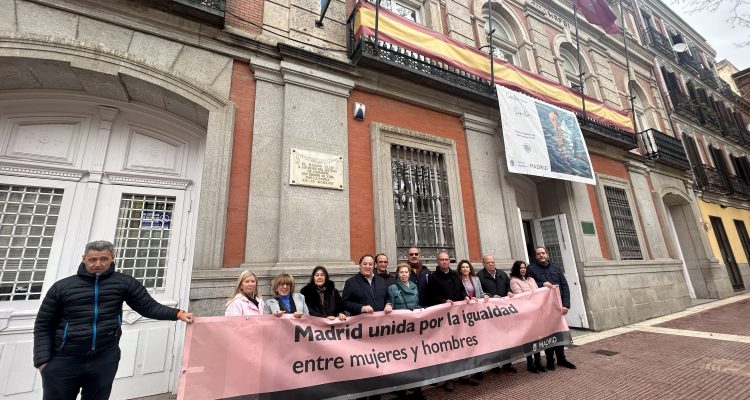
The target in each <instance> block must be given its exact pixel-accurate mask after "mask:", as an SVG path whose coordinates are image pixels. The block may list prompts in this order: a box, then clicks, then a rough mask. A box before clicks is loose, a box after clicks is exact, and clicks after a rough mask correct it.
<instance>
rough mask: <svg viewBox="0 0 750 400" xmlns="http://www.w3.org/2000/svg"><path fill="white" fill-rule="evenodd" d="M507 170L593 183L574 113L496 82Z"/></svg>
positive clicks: (588, 160) (584, 145) (589, 160)
mask: <svg viewBox="0 0 750 400" xmlns="http://www.w3.org/2000/svg"><path fill="white" fill-rule="evenodd" d="M497 99H498V103H499V107H500V119H501V121H502V127H503V139H504V140H505V156H506V158H507V161H508V171H510V172H514V173H518V174H527V175H537V176H544V177H547V178H554V179H564V180H568V181H574V182H582V183H588V184H591V185H593V184H595V180H594V171H593V169H592V167H591V159H590V158H589V153H588V150H587V149H586V142H585V141H584V140H583V134H582V133H581V127H580V126H579V125H578V120H577V119H576V116H575V114H573V113H572V112H570V111H568V110H565V109H562V108H560V107H556V106H553V105H551V104H548V103H545V102H543V101H540V100H537V99H535V98H533V97H530V96H527V95H525V94H522V93H518V92H515V91H513V90H510V89H508V88H506V87H503V86H500V85H497Z"/></svg>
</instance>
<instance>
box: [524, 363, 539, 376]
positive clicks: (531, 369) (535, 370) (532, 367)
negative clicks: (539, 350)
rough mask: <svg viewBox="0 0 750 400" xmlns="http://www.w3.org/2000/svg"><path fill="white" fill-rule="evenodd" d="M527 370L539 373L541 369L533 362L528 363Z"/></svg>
mask: <svg viewBox="0 0 750 400" xmlns="http://www.w3.org/2000/svg"><path fill="white" fill-rule="evenodd" d="M526 370H528V371H529V372H531V373H533V374H538V373H539V370H538V369H536V367H535V366H534V365H533V364H529V365H527V366H526Z"/></svg>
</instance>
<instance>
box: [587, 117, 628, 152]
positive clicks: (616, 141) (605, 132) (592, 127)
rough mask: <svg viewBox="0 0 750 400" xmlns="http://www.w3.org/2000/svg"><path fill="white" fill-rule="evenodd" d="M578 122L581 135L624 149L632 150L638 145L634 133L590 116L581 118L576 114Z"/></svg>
mask: <svg viewBox="0 0 750 400" xmlns="http://www.w3.org/2000/svg"><path fill="white" fill-rule="evenodd" d="M576 116H577V117H578V122H579V123H580V124H581V131H582V132H583V136H585V137H587V138H591V139H594V140H598V141H600V142H605V143H608V144H611V145H613V146H616V147H619V148H621V149H624V150H633V149H635V148H637V147H638V139H637V138H636V137H635V135H634V134H632V133H630V132H628V131H624V130H622V129H618V128H615V127H614V126H610V125H607V124H603V123H601V122H599V121H597V120H594V119H591V118H588V117H586V118H583V116H582V115H580V114H576Z"/></svg>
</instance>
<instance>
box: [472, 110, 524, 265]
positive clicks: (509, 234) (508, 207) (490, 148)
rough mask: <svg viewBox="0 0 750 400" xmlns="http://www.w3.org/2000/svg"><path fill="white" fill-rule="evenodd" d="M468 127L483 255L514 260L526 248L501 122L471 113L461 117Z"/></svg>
mask: <svg viewBox="0 0 750 400" xmlns="http://www.w3.org/2000/svg"><path fill="white" fill-rule="evenodd" d="M461 120H462V122H463V124H464V128H465V129H466V143H467V145H468V148H469V162H470V163H471V180H472V182H473V183H474V199H475V206H476V210H477V211H476V212H477V225H478V228H479V243H480V246H481V250H482V255H485V254H490V255H493V256H495V258H497V259H498V260H512V259H515V258H517V257H516V256H517V255H518V254H522V253H519V251H521V250H522V249H523V245H522V243H520V238H521V236H522V234H521V231H520V229H521V227H520V225H519V221H518V212H517V211H516V202H515V191H514V190H513V187H511V186H510V185H509V184H508V182H507V180H506V179H504V177H502V176H501V175H502V173H503V171H504V172H505V173H507V171H506V169H505V168H504V164H503V165H502V166H500V165H499V164H500V157H499V153H500V152H499V151H497V150H500V148H501V145H500V144H499V140H498V127H497V122H495V121H493V120H490V119H486V118H483V117H479V116H476V115H471V114H464V115H463V117H462V118H461Z"/></svg>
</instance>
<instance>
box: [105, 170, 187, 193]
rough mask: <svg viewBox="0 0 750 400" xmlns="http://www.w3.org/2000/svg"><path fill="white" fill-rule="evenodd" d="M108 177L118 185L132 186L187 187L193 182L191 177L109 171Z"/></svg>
mask: <svg viewBox="0 0 750 400" xmlns="http://www.w3.org/2000/svg"><path fill="white" fill-rule="evenodd" d="M107 178H109V181H110V182H111V183H113V184H116V185H131V186H145V187H160V188H168V189H180V190H184V189H187V188H188V186H190V184H192V183H193V181H192V180H190V179H171V178H165V179H158V178H148V177H145V176H139V175H126V174H118V173H111V172H107Z"/></svg>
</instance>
